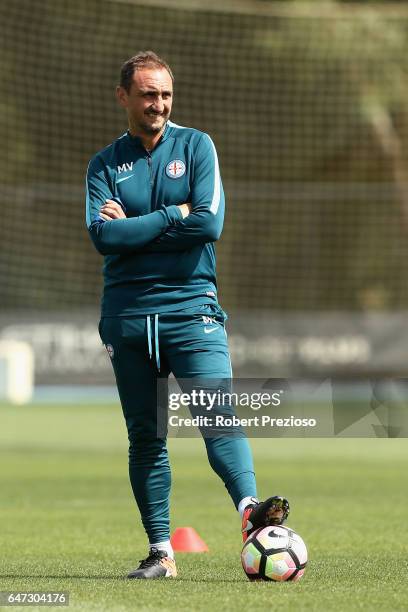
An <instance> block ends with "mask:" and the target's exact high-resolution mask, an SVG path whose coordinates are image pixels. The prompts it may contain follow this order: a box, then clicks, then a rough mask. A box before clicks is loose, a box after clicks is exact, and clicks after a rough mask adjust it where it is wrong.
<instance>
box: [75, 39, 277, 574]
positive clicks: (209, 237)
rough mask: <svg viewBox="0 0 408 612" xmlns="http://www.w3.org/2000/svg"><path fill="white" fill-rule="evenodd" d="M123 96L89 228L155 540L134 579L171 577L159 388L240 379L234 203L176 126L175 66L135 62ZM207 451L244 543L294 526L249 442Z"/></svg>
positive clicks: (98, 167) (96, 179)
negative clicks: (228, 310)
mask: <svg viewBox="0 0 408 612" xmlns="http://www.w3.org/2000/svg"><path fill="white" fill-rule="evenodd" d="M116 93H117V99H118V101H119V104H120V106H121V107H122V108H124V109H125V110H126V113H127V117H128V123H129V129H128V131H127V132H126V133H125V134H123V135H122V136H120V137H119V138H118V139H117V140H115V141H114V142H113V143H112V144H111V145H109V146H108V147H106V148H105V149H103V150H102V151H100V152H99V153H97V154H96V155H95V156H94V157H93V159H92V160H91V161H90V164H89V167H88V173H87V203H86V217H87V226H88V229H89V233H90V235H91V238H92V241H93V243H94V245H95V247H96V248H97V250H98V251H99V252H100V253H101V254H102V255H104V256H105V264H104V281H105V284H104V293H103V299H102V317H101V322H100V325H99V331H100V335H101V338H102V341H103V342H104V344H105V346H106V349H107V351H108V353H109V356H110V358H111V361H112V365H113V369H114V372H115V376H116V382H117V386H118V390H119V395H120V399H121V404H122V409H123V413H124V417H125V420H126V425H127V429H128V434H129V475H130V481H131V485H132V489H133V493H134V496H135V499H136V502H137V505H138V507H139V510H140V514H141V519H142V522H143V525H144V528H145V530H146V533H147V536H148V538H149V547H150V548H149V553H148V556H147V558H146V559H145V560H144V561H142V562H141V564H140V566H139V567H138V568H137V569H136V570H134V571H132V572H131V573H130V574H129V575H128V577H129V578H159V577H171V576H176V566H175V562H174V554H173V550H172V547H171V544H170V539H169V536H170V532H169V492H170V467H169V462H168V455H167V448H166V440H165V436H161V437H160V436H158V433H157V418H158V412H157V408H158V397H157V380H158V377H161V378H164V379H167V378H168V376H169V374H170V372H172V373H173V374H174V376H175V377H176V378H177V379H191V378H194V377H200V378H202V379H208V381H209V384H210V381H211V380H213V379H214V380H220V379H222V380H224V379H228V378H230V377H231V369H230V358H229V351H228V345H227V339H226V334H225V330H224V321H225V318H226V315H225V313H224V312H223V311H222V309H221V308H220V306H219V304H218V301H217V287H216V278H215V249H214V244H213V243H214V242H215V241H216V240H218V238H219V237H220V234H221V230H222V225H223V218H224V193H223V188H222V184H221V179H220V173H219V166H218V160H217V153H216V150H215V147H214V144H213V142H212V140H211V139H210V137H209V136H208V135H207V134H205V133H203V132H200V131H198V130H195V129H192V128H186V127H181V126H179V125H176V124H174V123H172V122H171V121H170V120H169V117H170V112H171V107H172V100H173V75H172V72H171V69H170V67H169V66H168V64H167V63H166V62H165V61H164V60H162V59H161V58H159V57H158V56H157V55H156V54H155V53H153V52H151V51H146V52H140V53H138V54H137V55H136V56H134V57H132V58H130V59H129V60H128V61H127V62H125V64H124V65H123V66H122V70H121V77H120V85H119V86H118V87H117V90H116ZM210 330H211V331H210ZM227 413H230V414H231V413H233V408H232V407H227ZM233 433H235V434H237V432H233ZM205 444H206V449H207V454H208V459H209V462H210V464H211V466H212V468H213V469H214V470H215V472H216V473H217V474H218V475H219V476H220V477H221V478H222V480H223V481H224V483H225V486H226V488H227V490H228V492H229V494H230V496H231V497H232V500H233V502H234V504H235V506H236V508H237V509H238V511H239V513H240V515H241V517H242V529H243V536H244V540H245V539H246V537H247V536H248V534H249V533H251V531H253V530H254V529H255V528H257V527H259V526H263V525H268V524H281V523H282V522H283V521H284V520H285V519H286V517H287V515H288V513H289V504H288V502H287V501H286V500H285V499H283V498H281V497H276V496H275V497H272V498H270V499H269V500H267V501H266V502H263V503H259V502H258V500H257V498H256V483H255V474H254V469H253V463H252V455H251V451H250V448H249V444H248V441H247V439H246V437H245V436H244V435H241V434H239V433H238V434H237V435H227V436H225V435H219V436H217V435H213V436H208V437H207V436H206V437H205Z"/></svg>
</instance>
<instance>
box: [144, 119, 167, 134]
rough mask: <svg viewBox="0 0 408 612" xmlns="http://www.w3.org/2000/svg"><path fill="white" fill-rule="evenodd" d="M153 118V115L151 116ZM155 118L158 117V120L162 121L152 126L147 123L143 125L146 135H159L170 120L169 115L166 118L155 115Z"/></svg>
mask: <svg viewBox="0 0 408 612" xmlns="http://www.w3.org/2000/svg"><path fill="white" fill-rule="evenodd" d="M150 116H152V115H150ZM155 117H157V120H159V119H160V121H157V123H156V124H153V125H152V124H151V123H148V122H147V121H146V122H143V123H142V124H141V127H142V129H143V131H144V132H145V133H146V134H159V132H161V131H162V130H163V128H164V126H165V124H166V121H167V120H168V118H169V117H168V115H166V116H164V115H155Z"/></svg>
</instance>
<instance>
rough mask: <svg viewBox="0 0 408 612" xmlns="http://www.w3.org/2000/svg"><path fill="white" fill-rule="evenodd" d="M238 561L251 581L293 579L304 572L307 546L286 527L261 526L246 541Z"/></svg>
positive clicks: (297, 578) (299, 576) (296, 578)
mask: <svg viewBox="0 0 408 612" xmlns="http://www.w3.org/2000/svg"><path fill="white" fill-rule="evenodd" d="M241 561H242V567H243V568H244V572H245V573H246V575H247V576H248V578H249V579H250V580H272V581H274V582H284V581H286V580H293V581H296V580H299V579H300V578H301V577H302V576H303V574H304V573H305V567H306V563H307V549H306V545H305V543H304V541H303V540H302V538H301V537H300V535H298V534H297V533H295V532H294V531H293V529H290V528H289V527H283V526H282V525H277V526H271V527H261V528H260V529H257V530H256V531H254V533H252V534H251V535H250V537H249V538H248V539H247V541H246V542H245V544H244V547H243V549H242V553H241Z"/></svg>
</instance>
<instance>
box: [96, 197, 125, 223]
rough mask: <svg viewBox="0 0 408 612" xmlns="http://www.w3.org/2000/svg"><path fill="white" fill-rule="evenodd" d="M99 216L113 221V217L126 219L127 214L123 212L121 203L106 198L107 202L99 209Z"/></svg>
mask: <svg viewBox="0 0 408 612" xmlns="http://www.w3.org/2000/svg"><path fill="white" fill-rule="evenodd" d="M99 216H100V217H102V219H105V221H111V220H112V219H126V215H125V213H124V212H123V209H122V207H121V206H120V204H118V203H117V202H115V201H114V200H105V204H104V205H103V206H102V208H101V210H100V211H99Z"/></svg>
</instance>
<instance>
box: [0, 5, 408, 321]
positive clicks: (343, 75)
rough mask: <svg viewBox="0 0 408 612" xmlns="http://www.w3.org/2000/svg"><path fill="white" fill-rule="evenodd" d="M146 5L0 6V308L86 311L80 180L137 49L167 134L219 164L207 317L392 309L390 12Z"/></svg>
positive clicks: (402, 17)
mask: <svg viewBox="0 0 408 612" xmlns="http://www.w3.org/2000/svg"><path fill="white" fill-rule="evenodd" d="M161 4H162V5H160V3H158V2H151V3H149V2H145V3H138V2H134V3H126V2H114V1H113V0H111V1H108V0H97V1H96V0H95V1H84V0H59V1H55V0H48V1H47V0H16V1H15V2H2V3H0V87H1V96H0V110H1V113H0V137H1V142H2V147H1V151H0V191H1V195H2V215H1V217H2V222H1V242H0V283H1V302H0V308H1V309H3V310H6V309H15V308H23V309H24V308H27V309H30V310H32V309H47V310H48V309H50V310H55V309H66V308H67V307H68V308H81V307H84V306H92V305H96V304H97V303H98V301H99V294H100V290H101V274H100V269H101V265H102V262H101V258H100V256H99V255H98V254H97V253H96V252H94V250H93V247H92V245H91V243H90V241H89V239H88V237H87V234H86V230H85V222H84V190H83V184H84V174H85V170H86V166H87V162H88V160H89V158H90V157H91V156H92V155H93V154H94V153H95V152H96V151H97V150H99V149H101V148H102V147H104V146H105V145H106V144H108V143H109V142H111V141H112V140H113V139H114V138H115V137H116V136H118V135H120V134H121V133H122V132H123V131H124V130H125V129H126V121H125V116H124V115H123V114H122V112H121V110H120V109H119V108H118V107H117V105H116V102H115V99H114V87H115V85H116V83H117V79H118V73H119V69H120V66H121V64H122V62H123V61H124V60H125V59H127V58H128V57H129V56H130V55H133V54H134V53H135V52H137V51H138V50H140V49H148V48H151V49H154V50H155V51H156V52H157V53H159V54H160V55H163V56H164V57H165V58H166V59H167V60H168V61H169V63H170V64H171V66H172V67H173V70H174V73H175V76H176V83H175V87H176V89H175V102H174V110H173V115H172V119H173V120H174V121H176V122H177V123H179V124H182V125H191V126H194V127H197V128H199V129H202V130H205V131H208V132H209V133H210V134H211V136H212V137H213V139H214V141H215V143H216V146H217V149H218V152H219V158H220V162H221V168H222V176H223V180H224V183H225V189H226V194H227V207H228V213H227V219H226V225H225V230H224V234H223V237H222V240H221V242H220V243H219V244H218V270H219V284H220V293H221V298H222V303H223V305H224V306H225V307H226V308H227V309H285V310H310V309H329V310H333V309H335V310H339V309H347V310H356V309H361V308H374V309H375V308H383V309H390V310H395V309H402V308H407V307H408V289H407V286H408V283H407V281H406V277H407V271H408V270H407V268H408V240H407V238H408V236H407V229H408V179H407V168H408V163H407V162H408V159H407V157H408V154H407V145H408V13H407V12H406V11H404V9H403V8H401V11H400V13H398V10H397V9H395V7H394V9H393V10H392V11H389V10H388V9H387V6H386V5H383V6H382V5H376V6H375V8H374V7H369V8H367V9H361V10H359V11H356V10H354V9H351V8H347V7H346V8H344V7H343V9H342V10H339V9H338V8H337V7H336V6H335V5H334V4H333V7H332V8H331V9H330V10H328V9H327V8H326V10H325V11H324V12H323V13H320V12H319V10H318V9H316V8H313V7H312V5H311V7H312V8H310V11H308V10H307V5H305V4H304V3H302V6H303V8H302V11H301V12H300V13H299V11H298V10H295V8H294V9H293V11H292V9H291V8H290V6H289V5H290V3H286V4H287V6H286V8H285V10H284V11H282V10H276V11H275V12H274V10H273V7H272V8H270V9H269V10H264V11H262V14H261V13H259V14H257V10H256V7H259V6H260V4H263V5H265V6H266V5H267V4H268V3H266V2H264V3H260V2H255V3H251V2H246V3H240V5H241V7H242V10H241V12H240V11H239V10H234V11H233V10H232V9H231V10H229V9H228V7H227V8H226V9H225V10H224V11H220V10H212V9H210V8H207V9H197V7H196V3H194V5H195V8H191V9H188V8H186V7H187V4H186V2H182V3H181V4H180V5H177V3H176V2H174V0H173V1H172V2H170V3H168V4H169V6H167V8H166V5H165V3H161ZM220 4H222V3H220ZM231 4H233V3H229V5H231ZM244 9H245V10H244Z"/></svg>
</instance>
